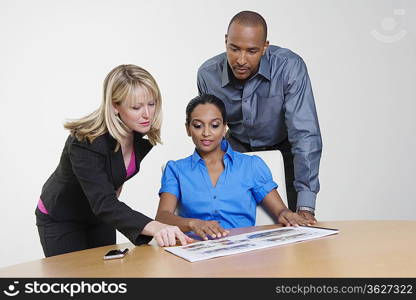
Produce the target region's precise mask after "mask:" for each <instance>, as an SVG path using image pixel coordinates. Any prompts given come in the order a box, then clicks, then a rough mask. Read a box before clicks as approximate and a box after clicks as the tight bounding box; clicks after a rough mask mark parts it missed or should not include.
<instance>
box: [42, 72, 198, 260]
mask: <svg viewBox="0 0 416 300" xmlns="http://www.w3.org/2000/svg"><path fill="white" fill-rule="evenodd" d="M103 94H104V95H103V101H102V104H101V106H100V107H99V108H98V109H97V110H96V111H94V112H93V113H91V114H90V115H88V116H86V117H84V118H82V119H79V120H75V121H70V122H67V123H66V124H65V125H64V127H65V128H66V129H68V130H69V131H70V135H69V137H68V139H67V141H66V143H65V146H64V149H63V152H62V155H61V159H60V162H59V165H58V167H57V169H56V170H55V172H53V173H52V175H51V176H50V177H49V179H48V180H47V181H46V183H45V184H44V186H43V188H42V193H41V196H40V199H39V201H38V205H37V208H36V225H37V226H38V232H39V237H40V241H41V244H42V248H43V251H44V253H45V256H46V257H48V256H52V255H57V254H63V253H67V252H72V251H78V250H83V249H88V248H94V247H99V246H105V245H111V244H115V243H116V232H115V229H117V230H118V231H120V232H121V233H122V234H124V235H125V236H126V237H127V238H128V239H129V240H130V241H131V242H132V243H133V244H135V245H140V244H144V243H148V242H149V241H150V240H151V239H152V237H155V239H156V240H157V242H158V244H159V245H160V246H172V245H175V244H176V239H178V240H179V241H180V242H181V244H183V245H185V244H186V243H187V242H190V241H191V239H190V238H188V237H187V236H186V235H184V234H183V233H182V232H181V231H180V230H179V229H178V227H176V226H170V225H166V224H163V223H160V222H157V221H154V220H152V219H151V218H149V217H147V216H145V215H143V214H141V213H139V212H137V211H135V210H133V209H132V208H130V207H129V206H127V205H126V204H125V203H123V202H121V201H119V200H118V197H119V195H120V193H121V189H122V186H123V183H124V182H125V181H126V180H128V179H130V178H131V177H133V176H134V175H135V174H137V172H138V171H139V169H140V162H141V161H142V159H143V158H144V157H145V156H146V155H147V153H148V152H149V151H150V150H151V149H152V147H153V146H154V145H156V144H157V143H160V127H161V104H162V103H161V96H160V91H159V88H158V86H157V84H156V81H155V80H154V78H153V77H152V76H151V75H150V74H149V73H148V72H147V71H146V70H144V69H142V68H140V67H137V66H134V65H121V66H118V67H116V68H114V69H113V70H112V71H111V72H110V73H109V74H108V75H107V77H106V79H105V81H104V93H103ZM144 135H146V136H147V139H145V138H143V136H144Z"/></svg>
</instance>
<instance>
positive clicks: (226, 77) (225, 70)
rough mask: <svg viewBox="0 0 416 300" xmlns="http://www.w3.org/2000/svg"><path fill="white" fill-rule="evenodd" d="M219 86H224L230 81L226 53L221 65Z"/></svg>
mask: <svg viewBox="0 0 416 300" xmlns="http://www.w3.org/2000/svg"><path fill="white" fill-rule="evenodd" d="M221 79H222V80H221V87H225V86H226V85H227V84H229V83H230V76H229V74H228V59H227V54H225V55H224V63H223V67H222V78H221Z"/></svg>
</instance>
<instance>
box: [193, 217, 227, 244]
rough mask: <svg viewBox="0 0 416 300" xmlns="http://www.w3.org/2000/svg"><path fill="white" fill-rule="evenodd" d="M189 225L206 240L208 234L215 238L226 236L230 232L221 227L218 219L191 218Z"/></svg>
mask: <svg viewBox="0 0 416 300" xmlns="http://www.w3.org/2000/svg"><path fill="white" fill-rule="evenodd" d="M189 227H190V228H191V230H192V231H193V232H195V233H196V234H197V235H199V236H200V237H201V238H203V239H204V240H208V235H209V236H210V237H211V238H213V239H215V238H220V237H224V236H226V235H227V234H229V233H230V232H229V231H228V230H225V229H224V228H222V227H221V225H220V224H219V223H218V222H217V221H203V220H199V219H190V221H189Z"/></svg>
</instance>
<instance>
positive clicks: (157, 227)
mask: <svg viewBox="0 0 416 300" xmlns="http://www.w3.org/2000/svg"><path fill="white" fill-rule="evenodd" d="M142 234H145V235H150V236H153V237H154V238H155V240H156V241H157V244H158V245H159V246H160V247H169V246H175V245H176V240H177V239H178V240H179V242H180V243H181V245H182V246H185V245H186V244H187V243H191V242H193V241H194V240H193V239H192V238H190V237H188V236H187V235H185V234H184V233H183V232H182V231H181V230H180V229H179V227H178V226H171V225H167V224H164V223H160V222H158V221H151V222H149V223H148V224H147V225H146V226H145V227H144V229H143V231H142Z"/></svg>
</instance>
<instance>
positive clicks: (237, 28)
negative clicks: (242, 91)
mask: <svg viewBox="0 0 416 300" xmlns="http://www.w3.org/2000/svg"><path fill="white" fill-rule="evenodd" d="M268 45H269V41H266V40H265V37H264V30H263V27H262V26H261V25H258V26H246V25H241V24H239V23H236V22H234V23H232V24H231V26H230V28H229V30H228V34H226V35H225V46H226V49H227V59H228V64H229V65H230V67H231V70H232V72H233V74H234V76H235V78H237V79H238V80H243V81H244V80H247V79H249V78H250V77H251V76H252V75H254V74H255V73H256V72H257V70H258V68H259V65H260V60H261V57H262V55H263V54H264V53H265V52H266V49H267V46H268Z"/></svg>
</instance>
